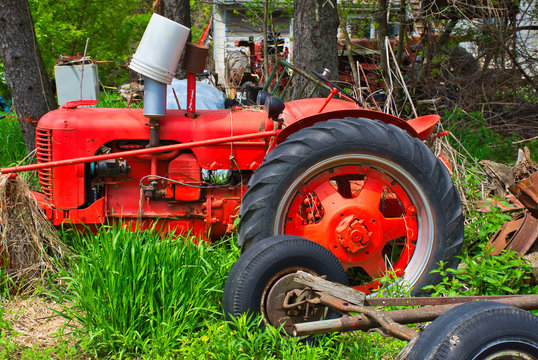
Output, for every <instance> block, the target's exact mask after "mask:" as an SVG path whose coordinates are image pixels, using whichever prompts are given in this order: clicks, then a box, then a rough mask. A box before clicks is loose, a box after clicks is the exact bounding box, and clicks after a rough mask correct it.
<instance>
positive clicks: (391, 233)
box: [382, 217, 408, 243]
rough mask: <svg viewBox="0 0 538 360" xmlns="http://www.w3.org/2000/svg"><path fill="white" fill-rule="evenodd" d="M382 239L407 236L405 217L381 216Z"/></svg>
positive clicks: (385, 240) (388, 239) (386, 240)
mask: <svg viewBox="0 0 538 360" xmlns="http://www.w3.org/2000/svg"><path fill="white" fill-rule="evenodd" d="M382 226H383V241H384V242H385V243H386V242H388V241H391V240H394V239H398V238H401V237H405V236H407V227H408V225H407V222H406V218H404V217H399V218H383V222H382Z"/></svg>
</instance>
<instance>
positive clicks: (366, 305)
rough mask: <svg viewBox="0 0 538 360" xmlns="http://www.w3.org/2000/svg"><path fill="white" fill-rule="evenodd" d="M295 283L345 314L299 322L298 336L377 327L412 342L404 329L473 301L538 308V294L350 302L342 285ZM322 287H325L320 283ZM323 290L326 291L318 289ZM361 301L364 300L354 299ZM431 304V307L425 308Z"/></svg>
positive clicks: (305, 277)
mask: <svg viewBox="0 0 538 360" xmlns="http://www.w3.org/2000/svg"><path fill="white" fill-rule="evenodd" d="M295 282H296V283H298V284H302V285H307V286H309V287H311V288H312V289H313V290H314V292H315V293H316V294H317V295H318V296H317V297H315V298H313V299H311V300H309V301H310V302H311V303H312V304H316V305H325V306H327V307H329V308H331V309H333V310H336V311H338V312H340V313H342V314H344V315H343V316H342V317H340V318H338V319H329V320H320V321H311V322H304V323H295V324H293V326H292V328H291V332H292V334H293V335H294V336H305V335H313V334H320V333H328V332H335V331H339V332H345V331H356V330H362V331H367V330H370V329H374V328H383V330H384V332H386V333H388V334H389V335H390V336H393V337H395V338H398V339H401V340H407V341H410V340H412V339H413V338H414V337H416V336H417V335H418V333H417V332H415V331H414V330H412V329H410V328H408V327H406V326H404V325H405V324H414V323H420V322H426V321H432V320H434V319H436V318H437V317H438V316H440V315H442V314H443V313H445V312H446V311H448V310H450V309H452V308H454V307H456V306H458V305H461V304H463V303H467V302H472V301H495V302H499V303H503V304H506V305H512V306H515V307H518V308H521V309H524V310H536V309H538V295H509V296H462V297H457V296H455V297H440V298H433V297H430V298H427V297H419V298H412V297H409V298H372V299H368V298H366V299H364V301H363V302H362V303H359V301H353V302H350V301H347V300H344V299H342V298H340V294H341V285H338V284H335V285H336V286H335V287H334V290H333V289H331V287H330V285H327V283H329V282H327V281H326V280H323V279H321V278H318V277H315V276H313V275H311V274H308V273H305V272H302V271H299V272H297V274H296V275H295ZM320 283H321V284H322V285H321V286H319V285H317V284H320ZM320 288H323V291H319V290H316V289H320ZM353 299H360V297H353ZM425 305H431V306H425ZM373 306H422V307H419V308H411V309H403V310H392V311H382V310H379V309H376V308H375V307H373Z"/></svg>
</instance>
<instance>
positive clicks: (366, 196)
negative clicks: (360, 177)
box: [356, 177, 383, 209]
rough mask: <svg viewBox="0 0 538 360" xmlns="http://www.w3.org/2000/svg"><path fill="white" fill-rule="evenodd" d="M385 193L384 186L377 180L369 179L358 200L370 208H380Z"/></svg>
mask: <svg viewBox="0 0 538 360" xmlns="http://www.w3.org/2000/svg"><path fill="white" fill-rule="evenodd" d="M382 193H383V184H382V183H381V182H380V181H378V180H377V179H374V178H371V177H368V178H367V179H366V182H365V183H364V186H363V187H362V189H361V191H360V193H359V196H357V198H356V199H357V200H358V201H359V202H360V203H361V204H365V205H368V206H369V207H370V208H375V209H377V208H379V202H380V201H381V194H382Z"/></svg>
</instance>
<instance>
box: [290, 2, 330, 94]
mask: <svg viewBox="0 0 538 360" xmlns="http://www.w3.org/2000/svg"><path fill="white" fill-rule="evenodd" d="M337 31H338V11H337V8H336V0H295V11H294V24H293V37H294V39H295V49H294V65H295V66H297V67H298V68H301V69H303V70H305V71H307V72H310V70H316V71H318V72H320V73H321V72H323V70H324V69H325V68H327V69H329V70H330V71H331V73H330V75H329V78H330V79H336V80H337V79H338V49H337ZM306 81H307V80H306V79H305V78H303V77H300V76H296V77H294V83H293V95H292V97H293V98H300V97H303V98H304V97H308V96H309V95H310V94H311V93H312V90H313V89H314V84H312V83H309V84H307V85H306V87H305V88H304V90H303V87H304V86H305V82H306ZM321 94H322V91H320V90H319V89H317V90H316V91H314V93H313V96H321Z"/></svg>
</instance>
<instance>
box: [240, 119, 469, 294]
mask: <svg viewBox="0 0 538 360" xmlns="http://www.w3.org/2000/svg"><path fill="white" fill-rule="evenodd" d="M349 165H351V166H356V167H359V166H366V167H368V168H369V167H371V168H373V169H376V170H378V174H382V175H381V176H385V175H388V176H389V177H390V178H391V180H392V181H393V183H395V184H397V186H399V187H400V188H401V189H403V191H404V192H405V193H406V195H405V196H407V197H408V198H409V199H410V201H411V202H412V204H413V206H414V207H415V208H416V212H417V214H416V219H417V220H416V223H417V224H418V225H416V229H417V232H418V234H417V235H416V244H415V243H413V245H414V246H416V247H415V250H414V254H413V257H412V258H411V260H410V261H408V263H407V265H406V267H405V269H404V272H403V280H405V281H406V282H407V283H408V285H409V286H410V287H412V288H413V290H412V294H413V295H418V294H421V293H423V291H421V289H422V287H424V286H426V285H429V284H434V283H436V282H438V280H439V279H440V276H439V274H430V272H431V271H432V270H434V269H436V268H437V267H438V266H439V263H440V262H441V261H444V262H445V264H446V265H447V266H449V267H455V266H457V264H458V261H459V260H458V259H457V258H456V257H455V255H458V254H459V252H460V249H461V246H462V241H463V218H462V210H461V201H460V197H459V195H458V192H457V190H456V188H455V186H454V184H453V182H452V179H451V177H450V175H449V173H448V171H447V169H446V167H445V165H444V164H443V163H442V162H441V161H440V160H439V159H437V158H436V157H435V155H434V154H433V153H432V152H431V151H430V149H429V148H428V147H427V146H426V145H425V144H424V143H423V142H422V141H420V140H419V139H417V138H414V137H412V136H411V135H410V134H409V133H407V132H406V131H404V130H402V129H400V128H398V127H396V126H394V125H391V124H386V123H383V122H380V121H377V120H370V119H365V118H345V119H334V120H328V121H324V122H319V123H316V124H315V125H314V126H311V127H308V128H304V129H301V130H299V131H297V132H296V133H294V134H292V135H290V136H289V137H288V138H287V139H286V140H285V141H284V142H283V143H281V144H279V145H278V146H276V147H275V149H274V150H273V151H271V152H270V153H269V154H268V155H267V156H266V158H265V160H264V162H263V164H262V165H261V166H260V167H259V168H258V169H257V170H256V171H255V173H254V174H253V176H252V178H251V179H250V181H249V184H248V190H247V192H246V194H245V196H244V197H243V200H242V204H241V209H240V212H239V216H240V222H239V226H238V234H239V235H238V242H239V245H240V246H241V248H242V251H245V250H246V249H248V248H249V247H250V246H251V245H253V244H255V243H257V242H258V241H261V240H262V239H265V238H267V237H270V236H274V235H280V234H285V233H290V232H286V229H285V221H288V220H286V219H288V218H289V217H291V216H292V215H289V216H288V213H287V211H289V207H290V203H291V202H292V201H294V199H295V198H297V197H298V196H300V195H299V194H300V192H299V190H300V189H301V188H300V187H301V186H302V185H301V184H304V183H308V182H309V181H315V180H313V179H315V178H316V176H318V177H319V178H321V177H322V176H323V174H325V175H326V174H327V173H330V172H331V171H334V169H335V168H338V167H345V166H348V167H349ZM357 165H359V166H357ZM378 176H379V175H378ZM331 181H332V180H331ZM337 181H338V180H337ZM333 182H334V181H333ZM338 186H339V185H338ZM389 186H390V185H389ZM335 216H336V215H335ZM406 226H407V225H406ZM366 231H368V230H365V232H366ZM294 235H301V236H304V237H307V238H308V237H309V236H306V235H304V234H294ZM330 235H331V234H328V236H330ZM311 240H312V239H311ZM413 241H415V240H413ZM318 242H319V241H318ZM333 245H334V246H333ZM338 246H339V245H338V244H336V242H335V243H334V244H331V246H330V247H329V246H326V247H327V248H328V249H329V250H330V251H331V252H333V254H335V255H336V256H337V257H339V256H338V255H337V253H336V251H335V249H336V248H337V247H338ZM339 250H340V251H342V250H341V249H339ZM340 260H341V262H342V263H343V264H344V263H345V260H343V259H342V258H341V257H340ZM353 266H359V267H360V264H358V265H357V264H355V265H353V264H351V266H350V263H349V262H348V263H347V264H344V267H345V268H346V269H349V268H350V267H353ZM399 275H401V274H399ZM379 277H380V276H379ZM371 278H372V281H373V280H374V276H371ZM352 285H355V284H352ZM359 289H360V290H363V291H364V289H362V288H360V287H359ZM371 289H373V286H372V287H371ZM368 291H370V290H368ZM366 292H367V291H366Z"/></svg>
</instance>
